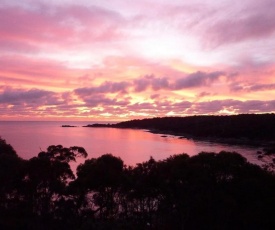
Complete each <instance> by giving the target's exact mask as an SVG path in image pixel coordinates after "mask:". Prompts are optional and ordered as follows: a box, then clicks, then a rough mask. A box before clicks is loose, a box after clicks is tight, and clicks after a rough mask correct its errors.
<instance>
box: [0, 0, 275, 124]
mask: <svg viewBox="0 0 275 230" xmlns="http://www.w3.org/2000/svg"><path fill="white" fill-rule="evenodd" d="M272 112H275V1H274V0H261V1H259V0H242V1H239V0H192V1H190V0H173V1H171V0H139V1H133V0H77V1H75V0H21V1H18V0H0V120H98V121H121V120H130V119H137V118H138V119H142V118H149V117H163V116H189V115H200V114H211V115H212V114H215V115H228V114H240V113H272Z"/></svg>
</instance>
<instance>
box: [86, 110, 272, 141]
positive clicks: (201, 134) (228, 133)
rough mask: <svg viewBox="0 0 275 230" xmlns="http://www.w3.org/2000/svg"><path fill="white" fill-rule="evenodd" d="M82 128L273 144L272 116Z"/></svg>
mask: <svg viewBox="0 0 275 230" xmlns="http://www.w3.org/2000/svg"><path fill="white" fill-rule="evenodd" d="M85 127H91V128H96V127H107V128H131V129H133V128H134V129H147V130H149V131H151V132H154V133H162V134H173V135H178V136H183V137H187V138H188V137H190V138H210V139H211V138H222V139H228V140H229V139H239V140H240V141H245V140H249V141H256V142H257V141H263V140H264V141H275V114H239V115H228V116H216V115H198V116H188V117H157V118H146V119H141V120H139V119H136V120H130V121H124V122H119V123H116V124H99V123H96V124H89V125H87V126H85Z"/></svg>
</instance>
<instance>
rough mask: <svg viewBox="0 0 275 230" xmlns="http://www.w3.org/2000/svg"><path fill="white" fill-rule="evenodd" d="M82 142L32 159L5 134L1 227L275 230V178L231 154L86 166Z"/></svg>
mask: <svg viewBox="0 0 275 230" xmlns="http://www.w3.org/2000/svg"><path fill="white" fill-rule="evenodd" d="M79 156H82V157H86V156H87V153H86V151H85V149H83V148H81V147H71V148H64V147H63V146H61V145H58V146H50V147H49V148H48V149H47V151H46V152H41V153H39V154H38V157H34V158H32V159H30V160H23V159H21V158H19V157H18V156H17V154H16V152H15V151H14V149H13V148H12V146H10V145H8V144H7V143H6V142H5V141H4V140H2V139H0V185H1V187H0V201H1V202H0V213H1V215H0V229H83V230H84V229H273V227H274V224H275V223H274V222H275V221H274V218H273V215H274V212H275V196H274V194H275V176H274V175H273V174H271V173H270V172H267V171H266V170H264V169H261V168H260V167H258V166H256V165H252V164H250V163H248V162H247V161H246V159H245V158H243V157H242V156H241V155H239V154H237V153H230V152H220V153H219V154H216V153H205V152H202V153H199V154H198V155H196V156H193V157H190V156H188V155H186V154H180V155H175V156H171V157H169V158H167V159H165V160H162V161H155V160H154V159H153V158H150V159H149V160H148V161H146V162H143V163H139V164H137V165H136V166H134V167H128V166H125V165H124V164H123V161H122V160H121V159H120V158H118V157H115V156H112V155H111V154H106V155H103V156H101V157H99V158H92V159H88V160H86V161H85V162H84V163H83V164H80V165H79V166H78V168H77V171H76V175H77V177H76V178H75V176H74V174H73V172H72V170H71V168H70V165H69V162H70V161H74V160H75V159H76V157H79Z"/></svg>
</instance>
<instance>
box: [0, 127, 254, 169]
mask: <svg viewBox="0 0 275 230" xmlns="http://www.w3.org/2000/svg"><path fill="white" fill-rule="evenodd" d="M62 124H64V122H0V136H1V137H2V138H4V139H6V141H7V142H8V143H10V144H11V145H12V146H13V147H14V148H15V150H16V151H17V153H18V155H19V156H21V157H22V158H25V159H29V158H31V157H34V156H37V154H38V153H39V152H40V151H41V150H46V149H47V147H48V146H49V145H58V144H61V145H63V146H64V147H70V146H81V147H84V148H85V149H86V151H87V152H88V154H89V155H88V158H97V157H99V156H101V155H103V154H106V153H111V154H113V155H114V156H117V157H120V158H121V159H122V160H123V161H124V163H125V164H126V165H135V164H136V163H140V162H144V161H147V160H148V159H149V158H150V156H152V157H153V158H154V159H156V160H162V159H165V158H167V157H169V156H171V155H174V154H180V153H187V154H189V155H195V154H197V153H199V152H202V151H206V152H219V151H221V150H226V151H237V152H239V153H241V154H242V155H244V156H245V157H246V158H247V159H248V160H249V161H250V162H253V163H259V161H258V159H257V156H256V151H257V150H258V149H252V148H248V147H238V146H229V145H221V144H213V143H209V142H197V141H194V140H191V139H179V137H175V136H170V135H168V136H166V137H162V135H161V134H152V133H150V132H147V131H144V130H135V129H115V128H86V127H82V125H86V124H87V122H85V123H84V122H78V123H76V124H75V123H69V124H71V125H78V127H75V128H62V127H61V125H62ZM66 124H67V123H66ZM82 162H84V159H79V160H78V161H77V163H72V167H73V168H74V169H75V168H76V166H77V164H79V163H82Z"/></svg>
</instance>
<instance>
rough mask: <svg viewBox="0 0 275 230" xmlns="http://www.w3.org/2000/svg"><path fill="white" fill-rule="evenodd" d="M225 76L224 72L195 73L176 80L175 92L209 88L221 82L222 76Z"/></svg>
mask: <svg viewBox="0 0 275 230" xmlns="http://www.w3.org/2000/svg"><path fill="white" fill-rule="evenodd" d="M223 75H225V73H224V72H221V71H216V72H210V73H206V72H201V71H198V72H195V73H191V74H189V75H187V76H185V77H183V78H181V79H178V80H176V82H175V84H174V87H173V88H174V89H175V90H180V89H184V88H195V87H201V86H209V85H211V84H212V83H213V82H215V81H217V80H219V78H220V77H221V76H223Z"/></svg>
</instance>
